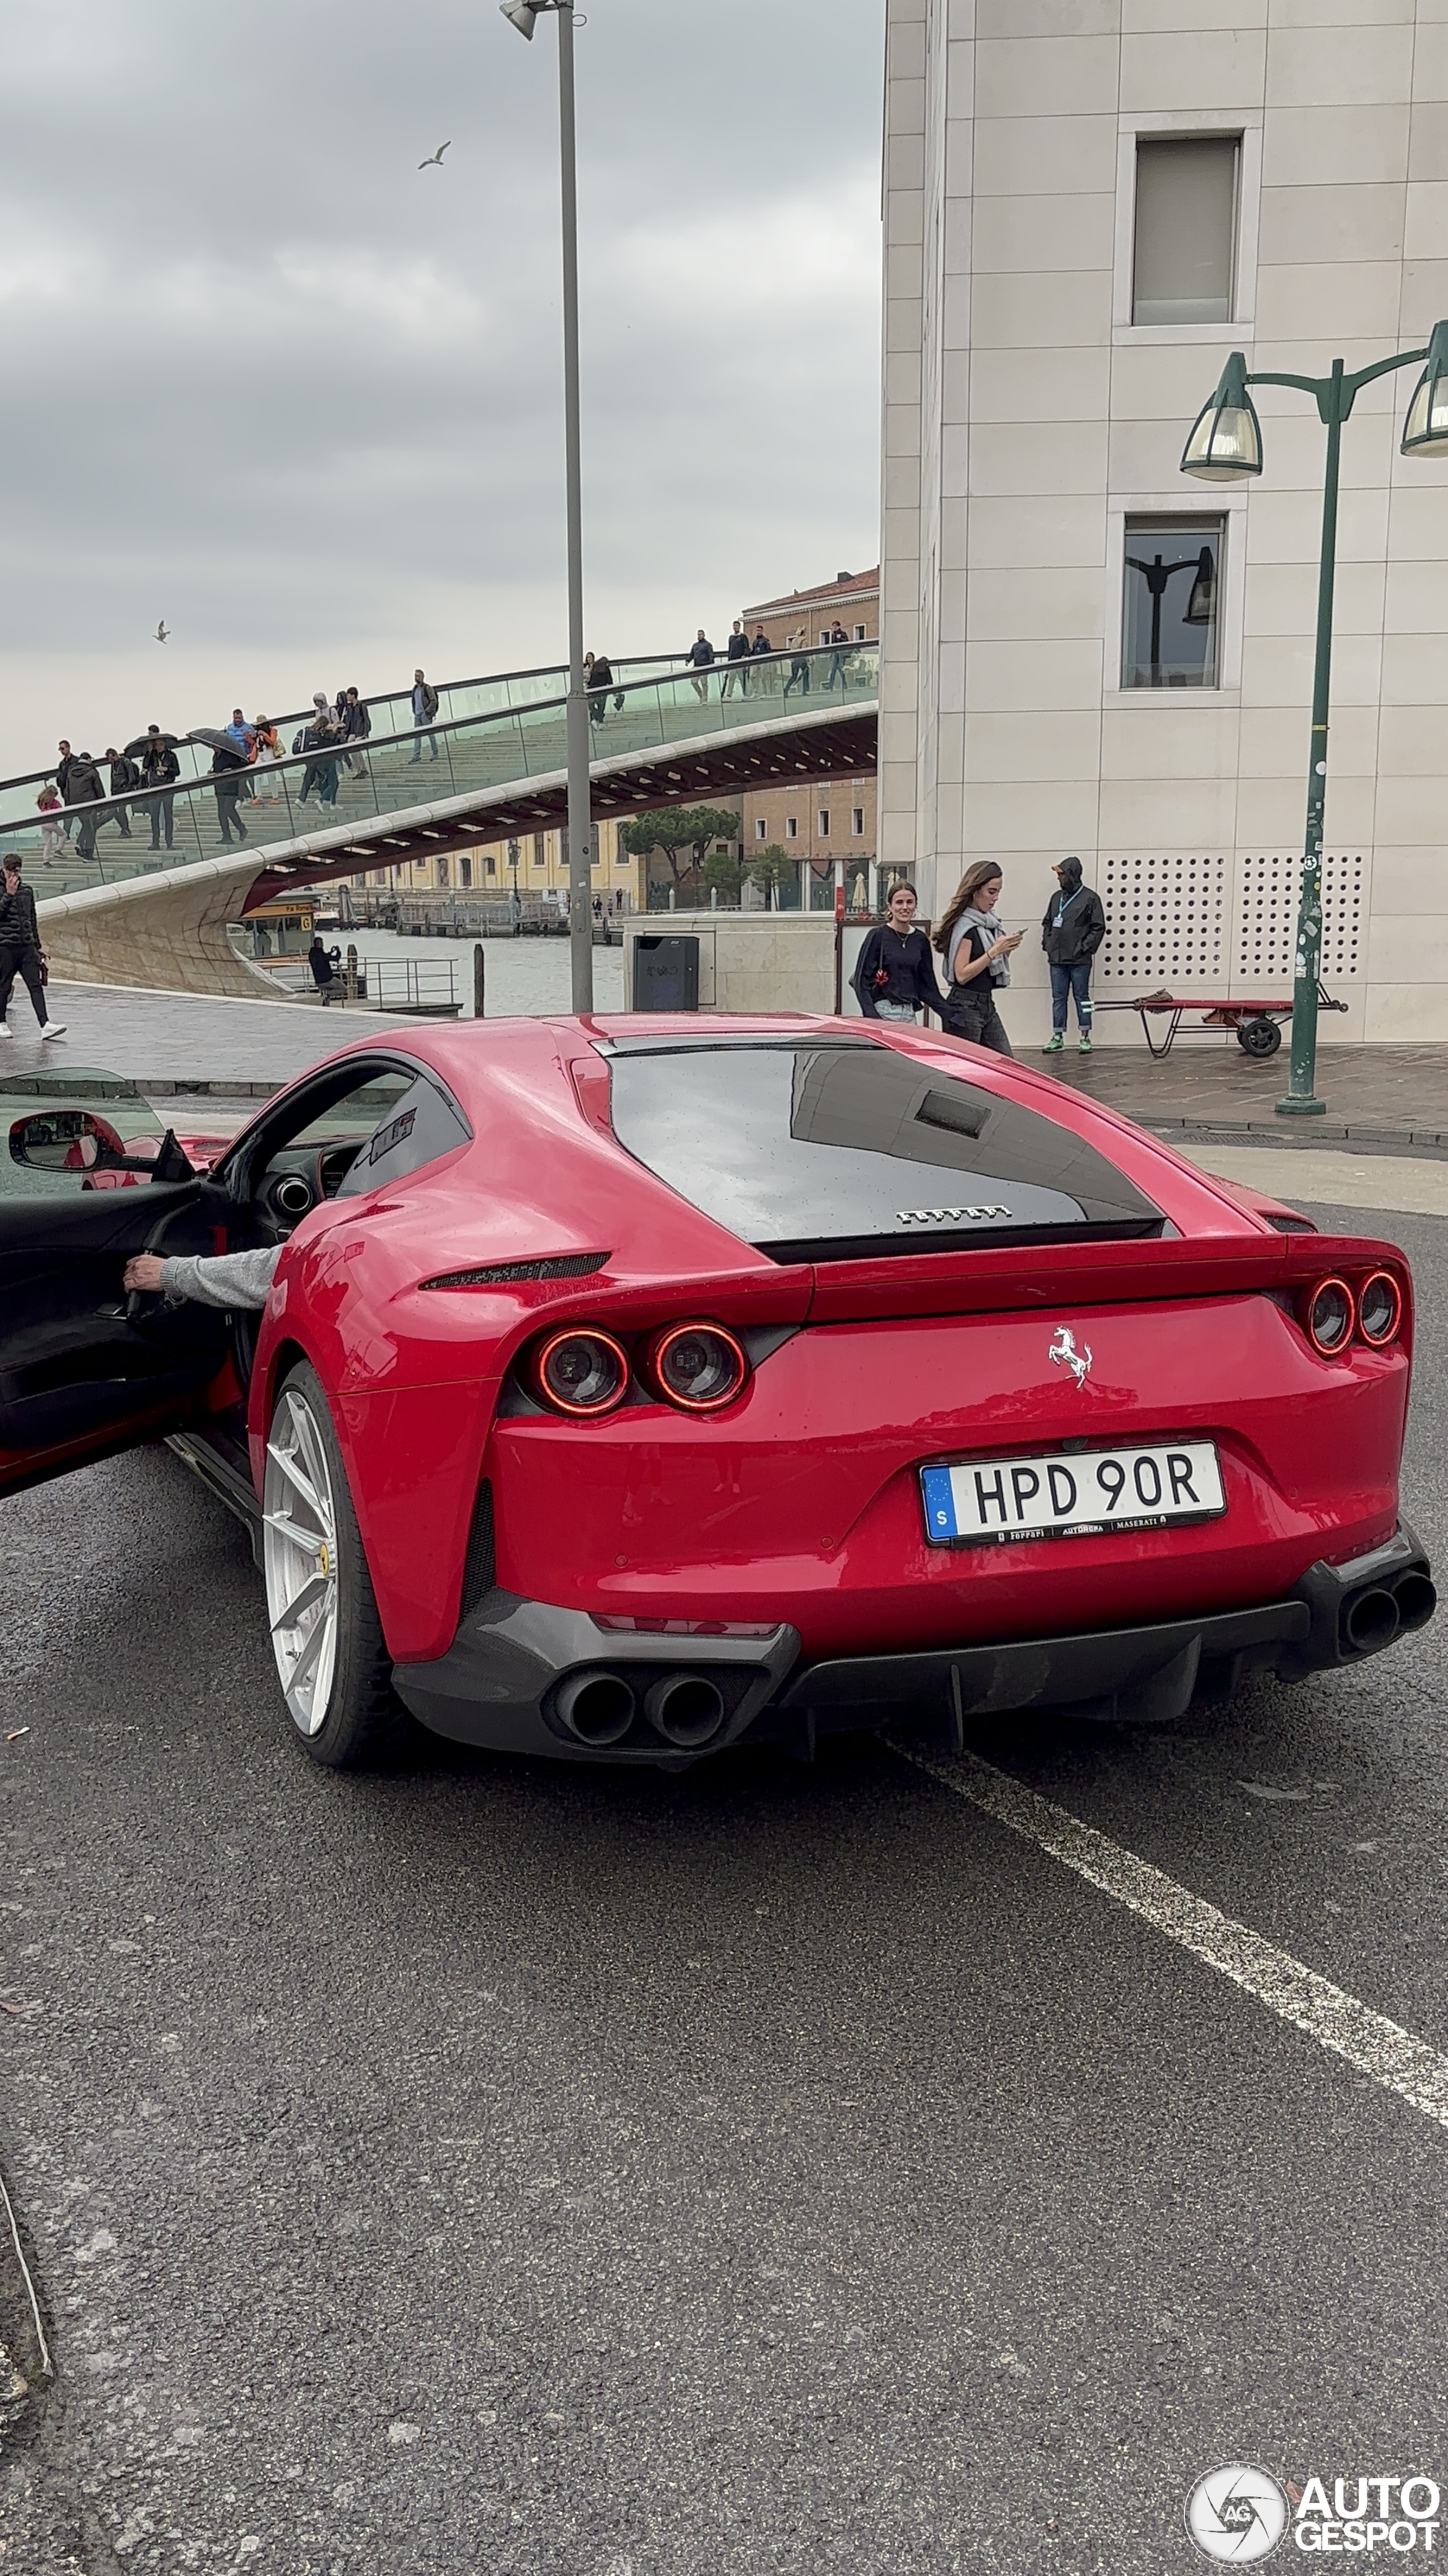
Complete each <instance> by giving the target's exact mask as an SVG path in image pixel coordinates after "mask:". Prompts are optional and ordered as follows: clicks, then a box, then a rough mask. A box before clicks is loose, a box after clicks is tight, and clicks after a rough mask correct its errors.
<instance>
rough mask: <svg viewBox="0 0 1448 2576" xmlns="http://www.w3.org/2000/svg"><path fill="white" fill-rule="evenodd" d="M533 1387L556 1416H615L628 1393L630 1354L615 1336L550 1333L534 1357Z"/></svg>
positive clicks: (583, 1333)
mask: <svg viewBox="0 0 1448 2576" xmlns="http://www.w3.org/2000/svg"><path fill="white" fill-rule="evenodd" d="M533 1385H534V1388H535V1391H536V1392H537V1393H538V1394H539V1395H540V1396H541V1397H542V1399H543V1402H544V1403H545V1404H551V1405H552V1407H553V1409H554V1411H555V1413H572V1414H575V1415H579V1416H584V1417H586V1416H589V1415H592V1414H596V1413H612V1411H613V1408H614V1406H615V1405H616V1404H622V1402H623V1400H624V1397H625V1396H626V1395H627V1393H628V1353H627V1351H626V1350H625V1349H624V1347H623V1345H622V1343H621V1342H616V1341H615V1340H614V1338H613V1335H612V1333H599V1332H578V1331H571V1332H562V1333H550V1334H549V1336H548V1339H547V1341H546V1342H540V1343H539V1345H538V1348H537V1350H536V1351H535V1352H534V1354H533Z"/></svg>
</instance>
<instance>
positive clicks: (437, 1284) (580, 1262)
mask: <svg viewBox="0 0 1448 2576" xmlns="http://www.w3.org/2000/svg"><path fill="white" fill-rule="evenodd" d="M610 1258H611V1255H610V1254H608V1253H606V1252H559V1253H555V1254H554V1255H553V1256H552V1257H551V1259H548V1260H544V1261H490V1262H489V1263H488V1264H487V1265H486V1267H485V1268H483V1269H480V1270H440V1271H439V1272H438V1275H437V1277H436V1278H435V1279H424V1281H423V1283H422V1284H423V1286H424V1288H510V1287H511V1286H512V1284H513V1282H514V1280H515V1279H591V1278H592V1276H593V1274H594V1272H595V1270H601V1269H602V1268H603V1265H604V1263H605V1262H606V1261H607V1260H609V1259H610Z"/></svg>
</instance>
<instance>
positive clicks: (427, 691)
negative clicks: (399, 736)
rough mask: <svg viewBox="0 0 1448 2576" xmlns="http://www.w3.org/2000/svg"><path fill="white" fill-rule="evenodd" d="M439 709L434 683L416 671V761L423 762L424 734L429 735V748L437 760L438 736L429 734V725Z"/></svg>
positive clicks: (414, 679) (414, 696)
mask: <svg viewBox="0 0 1448 2576" xmlns="http://www.w3.org/2000/svg"><path fill="white" fill-rule="evenodd" d="M437 709H438V695H437V691H436V689H435V688H434V687H433V685H432V682H431V681H430V680H427V679H425V678H424V677H423V674H422V673H421V671H414V672H413V675H412V722H413V727H414V730H415V732H416V734H417V740H416V742H415V743H414V744H413V746H412V757H413V760H414V761H417V760H421V758H422V737H423V735H424V733H427V740H428V748H429V750H430V751H431V753H432V756H433V759H434V760H436V758H437V736H436V734H435V733H428V732H427V729H428V727H429V725H430V724H431V723H432V720H433V718H434V716H435V715H436V714H437Z"/></svg>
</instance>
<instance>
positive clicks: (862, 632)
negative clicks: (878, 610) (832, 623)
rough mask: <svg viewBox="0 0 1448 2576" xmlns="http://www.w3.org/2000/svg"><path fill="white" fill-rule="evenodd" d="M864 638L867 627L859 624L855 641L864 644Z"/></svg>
mask: <svg viewBox="0 0 1448 2576" xmlns="http://www.w3.org/2000/svg"><path fill="white" fill-rule="evenodd" d="M864 640H865V629H864V627H863V626H857V627H856V628H855V642H856V643H857V644H863V643H864Z"/></svg>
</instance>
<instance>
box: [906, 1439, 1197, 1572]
mask: <svg viewBox="0 0 1448 2576" xmlns="http://www.w3.org/2000/svg"><path fill="white" fill-rule="evenodd" d="M920 1490H921V1495H922V1498H923V1500H924V1504H925V1535H926V1537H927V1538H928V1539H929V1540H930V1542H931V1544H932V1545H933V1546H935V1547H962V1546H964V1547H990V1546H996V1547H1008V1546H1009V1545H1010V1544H1011V1543H1012V1541H1014V1540H1017V1539H1026V1538H1087V1537H1094V1536H1096V1535H1098V1534H1099V1533H1100V1532H1101V1531H1102V1530H1111V1529H1131V1530H1143V1529H1164V1528H1165V1526H1166V1524H1167V1522H1168V1521H1206V1520H1212V1519H1214V1518H1215V1517H1216V1516H1217V1515H1218V1514H1219V1513H1221V1512H1224V1511H1225V1510H1226V1508H1227V1498H1226V1495H1225V1494H1224V1492H1223V1490H1222V1468H1221V1462H1220V1460H1219V1458H1218V1456H1217V1451H1216V1446H1215V1443H1214V1442H1212V1441H1210V1440H1174V1441H1171V1442H1164V1443H1163V1444H1162V1445H1161V1446H1160V1447H1155V1446H1154V1447H1152V1448H1150V1449H1063V1450H1058V1451H1056V1452H1055V1453H1054V1454H1053V1455H1047V1456H1046V1457H1037V1458H966V1459H961V1460H959V1461H957V1462H956V1463H955V1464H954V1465H953V1466H949V1467H922V1468H921V1470H920Z"/></svg>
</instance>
